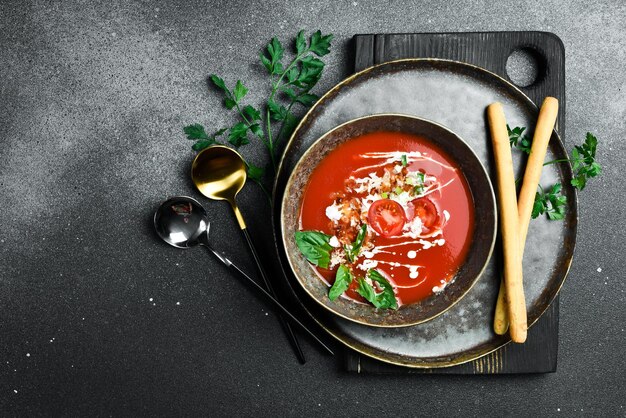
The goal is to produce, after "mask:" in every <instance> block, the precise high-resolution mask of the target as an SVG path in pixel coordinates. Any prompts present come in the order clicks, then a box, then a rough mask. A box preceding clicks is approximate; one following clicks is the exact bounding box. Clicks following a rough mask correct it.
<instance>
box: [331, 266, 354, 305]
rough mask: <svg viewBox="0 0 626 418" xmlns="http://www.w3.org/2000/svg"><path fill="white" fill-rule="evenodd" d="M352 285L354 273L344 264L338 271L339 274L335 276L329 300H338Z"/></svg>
mask: <svg viewBox="0 0 626 418" xmlns="http://www.w3.org/2000/svg"><path fill="white" fill-rule="evenodd" d="M350 283H352V272H350V268H349V267H347V266H344V265H343V264H342V265H340V266H339V268H338V269H337V274H336V275H335V283H333V285H332V287H331V288H330V290H329V291H328V299H330V300H336V299H337V298H338V297H339V296H340V295H342V294H343V292H345V291H346V290H348V287H350Z"/></svg>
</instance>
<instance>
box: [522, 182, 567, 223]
mask: <svg viewBox="0 0 626 418" xmlns="http://www.w3.org/2000/svg"><path fill="white" fill-rule="evenodd" d="M566 209H567V197H566V196H564V195H563V194H562V186H561V183H556V184H555V185H554V186H552V187H551V188H550V189H549V190H548V191H547V192H546V191H545V190H544V189H543V188H541V186H539V190H537V194H536V195H535V202H534V204H533V211H532V214H531V216H532V218H533V219H535V218H537V217H538V216H539V215H543V214H544V213H545V214H546V215H548V218H549V219H550V220H553V221H556V220H561V219H563V218H564V217H565V211H566Z"/></svg>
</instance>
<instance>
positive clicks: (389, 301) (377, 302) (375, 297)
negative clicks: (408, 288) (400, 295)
mask: <svg viewBox="0 0 626 418" xmlns="http://www.w3.org/2000/svg"><path fill="white" fill-rule="evenodd" d="M367 275H368V277H369V278H370V280H372V281H374V282H377V283H378V284H380V285H381V286H382V288H383V291H382V292H381V293H376V290H374V287H373V286H372V285H370V284H369V283H368V282H366V281H365V279H359V287H358V288H357V290H356V291H357V293H358V294H359V295H361V296H363V297H364V298H365V299H367V300H368V301H369V302H370V303H371V304H372V305H374V306H375V307H376V308H379V309H390V308H391V309H398V300H397V299H396V294H395V293H394V291H393V287H392V286H391V283H389V281H388V280H387V279H385V278H384V277H383V275H382V274H380V273H379V272H378V271H376V270H369V271H368V272H367Z"/></svg>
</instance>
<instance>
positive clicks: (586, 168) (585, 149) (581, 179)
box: [570, 132, 602, 190]
mask: <svg viewBox="0 0 626 418" xmlns="http://www.w3.org/2000/svg"><path fill="white" fill-rule="evenodd" d="M597 146H598V139H597V138H596V137H595V136H594V135H593V134H592V133H591V132H587V136H586V137H585V142H584V143H583V144H582V145H576V146H575V147H574V149H573V150H572V158H571V159H570V161H571V162H572V169H573V170H574V178H573V179H572V181H571V183H572V186H574V187H576V188H577V189H578V190H583V189H584V188H585V186H586V185H587V180H589V179H590V178H592V177H596V176H598V175H600V174H601V173H602V167H601V166H600V164H598V163H597V162H596V148H597Z"/></svg>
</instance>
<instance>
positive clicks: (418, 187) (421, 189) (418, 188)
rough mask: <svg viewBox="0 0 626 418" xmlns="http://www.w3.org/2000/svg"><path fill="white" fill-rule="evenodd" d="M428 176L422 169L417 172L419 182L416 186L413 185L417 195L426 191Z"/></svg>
mask: <svg viewBox="0 0 626 418" xmlns="http://www.w3.org/2000/svg"><path fill="white" fill-rule="evenodd" d="M425 178H426V175H425V174H424V173H422V172H421V171H418V172H417V178H416V180H417V184H416V185H415V187H413V193H414V194H416V195H421V194H422V193H424V179H425Z"/></svg>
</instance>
